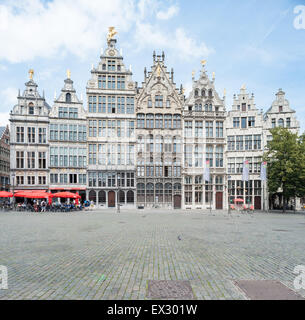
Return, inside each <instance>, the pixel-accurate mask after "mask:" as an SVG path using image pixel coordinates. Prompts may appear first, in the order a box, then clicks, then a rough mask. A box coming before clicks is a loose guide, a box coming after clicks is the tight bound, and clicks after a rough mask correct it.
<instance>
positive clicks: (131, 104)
mask: <svg viewBox="0 0 305 320" xmlns="http://www.w3.org/2000/svg"><path fill="white" fill-rule="evenodd" d="M127 113H128V114H133V113H134V97H127Z"/></svg>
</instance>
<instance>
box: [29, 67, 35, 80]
mask: <svg viewBox="0 0 305 320" xmlns="http://www.w3.org/2000/svg"><path fill="white" fill-rule="evenodd" d="M29 75H30V80H33V76H34V70H33V69H30V70H29Z"/></svg>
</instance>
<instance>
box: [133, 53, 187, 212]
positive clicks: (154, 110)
mask: <svg viewBox="0 0 305 320" xmlns="http://www.w3.org/2000/svg"><path fill="white" fill-rule="evenodd" d="M164 59H165V57H164V54H162V56H161V55H160V56H159V55H157V56H156V55H155V53H154V55H153V66H152V69H151V71H149V72H148V73H147V71H146V68H145V71H144V81H143V83H142V88H139V90H138V94H137V109H136V112H137V130H136V134H137V176H136V177H137V205H138V206H141V207H146V208H151V207H157V208H159V207H163V208H181V202H182V201H181V192H182V172H181V168H182V163H183V154H182V109H183V103H184V95H183V93H182V88H181V89H180V90H179V89H177V88H176V84H175V83H174V71H173V70H171V72H168V71H167V67H166V66H165V64H164Z"/></svg>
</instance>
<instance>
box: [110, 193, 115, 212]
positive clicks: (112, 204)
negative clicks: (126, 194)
mask: <svg viewBox="0 0 305 320" xmlns="http://www.w3.org/2000/svg"><path fill="white" fill-rule="evenodd" d="M108 207H109V208H115V192H114V191H109V192H108Z"/></svg>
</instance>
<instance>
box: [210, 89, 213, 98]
mask: <svg viewBox="0 0 305 320" xmlns="http://www.w3.org/2000/svg"><path fill="white" fill-rule="evenodd" d="M209 97H210V98H212V97H213V91H212V89H210V90H209Z"/></svg>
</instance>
